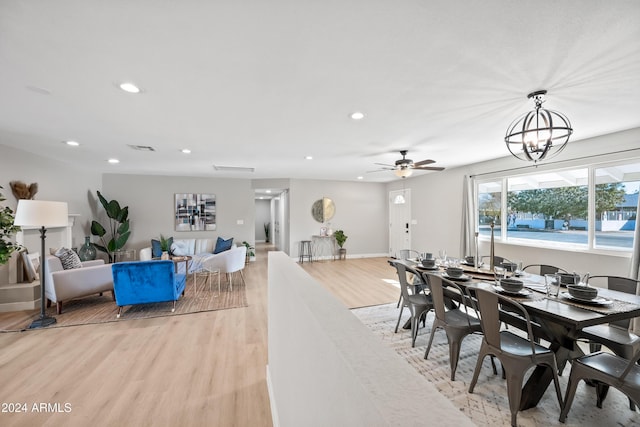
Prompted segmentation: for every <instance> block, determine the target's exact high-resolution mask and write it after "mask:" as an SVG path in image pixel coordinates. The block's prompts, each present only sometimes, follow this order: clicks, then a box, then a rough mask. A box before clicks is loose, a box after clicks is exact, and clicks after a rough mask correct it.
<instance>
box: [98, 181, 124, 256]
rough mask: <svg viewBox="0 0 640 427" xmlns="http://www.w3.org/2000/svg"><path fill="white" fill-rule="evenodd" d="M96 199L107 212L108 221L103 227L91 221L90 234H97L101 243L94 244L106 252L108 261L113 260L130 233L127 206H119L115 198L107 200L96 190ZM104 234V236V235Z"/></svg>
mask: <svg viewBox="0 0 640 427" xmlns="http://www.w3.org/2000/svg"><path fill="white" fill-rule="evenodd" d="M97 193H98V200H100V204H101V205H102V207H103V208H104V210H105V212H106V213H107V217H109V221H108V223H107V227H106V228H105V227H103V226H102V224H100V223H99V222H98V221H91V234H93V235H94V236H98V237H99V238H100V242H101V243H102V244H100V245H99V244H97V243H96V244H94V246H95V247H96V248H97V249H98V250H100V251H102V252H105V253H106V254H107V256H108V257H109V262H114V261H115V252H117V251H119V250H121V249H122V248H123V247H124V245H125V244H126V243H127V239H128V238H129V236H130V235H131V231H129V206H125V207H120V204H119V203H118V201H117V200H111V201H107V199H105V198H104V197H103V196H102V194H100V192H99V191H98V192H97ZM105 236H106V237H105Z"/></svg>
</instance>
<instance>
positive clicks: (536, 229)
mask: <svg viewBox="0 0 640 427" xmlns="http://www.w3.org/2000/svg"><path fill="white" fill-rule="evenodd" d="M588 175H589V171H588V169H572V170H565V171H558V172H547V173H542V174H535V175H525V176H519V177H513V178H508V179H507V239H529V240H544V241H550V242H557V243H568V244H572V245H585V246H586V245H587V243H588V238H587V237H588V233H587V230H588V218H589V209H588V191H589V188H588V186H587V183H588Z"/></svg>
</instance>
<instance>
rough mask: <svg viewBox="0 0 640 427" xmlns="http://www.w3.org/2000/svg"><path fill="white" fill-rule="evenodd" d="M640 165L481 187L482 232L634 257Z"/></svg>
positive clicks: (527, 176)
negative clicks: (630, 252)
mask: <svg viewBox="0 0 640 427" xmlns="http://www.w3.org/2000/svg"><path fill="white" fill-rule="evenodd" d="M639 190H640V162H639V161H638V160H635V161H634V162H631V163H630V162H628V161H627V162H626V163H622V162H620V163H611V164H607V165H603V164H598V165H592V166H586V167H580V168H575V169H558V170H546V171H544V172H535V173H531V174H521V175H517V176H509V177H503V178H500V179H496V178H492V179H491V180H487V181H477V194H478V229H479V232H480V235H481V236H488V235H489V234H490V224H491V222H492V221H494V222H495V224H496V226H495V228H494V234H495V236H496V238H498V239H502V240H503V241H512V242H519V243H521V244H522V243H524V244H527V242H530V243H531V244H534V245H536V246H553V247H567V248H569V247H572V248H581V249H594V248H595V249H605V250H623V251H629V250H631V248H632V246H633V235H634V230H635V227H636V215H637V206H638V193H639Z"/></svg>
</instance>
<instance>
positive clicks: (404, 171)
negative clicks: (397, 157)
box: [394, 168, 413, 178]
mask: <svg viewBox="0 0 640 427" xmlns="http://www.w3.org/2000/svg"><path fill="white" fill-rule="evenodd" d="M394 173H395V174H396V176H398V177H400V178H407V177H409V176H411V174H412V173H413V169H409V168H401V169H396V170H395V172H394Z"/></svg>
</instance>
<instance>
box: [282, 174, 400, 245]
mask: <svg viewBox="0 0 640 427" xmlns="http://www.w3.org/2000/svg"><path fill="white" fill-rule="evenodd" d="M290 185H291V187H290V188H291V192H290V214H291V223H290V228H289V232H290V245H291V255H292V256H293V257H297V256H298V243H299V242H300V240H310V239H311V236H312V235H318V234H320V227H322V224H321V223H319V222H316V221H315V220H314V219H313V217H312V216H311V206H312V205H313V202H315V201H316V200H318V199H321V198H322V197H328V198H330V199H332V200H333V202H334V203H335V206H336V213H335V216H334V217H333V218H332V219H331V220H330V221H329V222H330V223H331V228H332V229H333V230H338V229H342V230H343V231H344V233H345V234H346V235H347V237H348V239H347V242H346V243H345V246H344V247H345V248H346V249H347V256H350V257H351V256H372V255H375V256H385V255H386V254H387V252H388V249H387V245H388V240H389V237H388V236H389V233H388V227H387V222H388V220H387V217H388V215H387V192H386V185H385V184H380V183H366V182H344V181H319V180H291V183H290Z"/></svg>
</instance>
